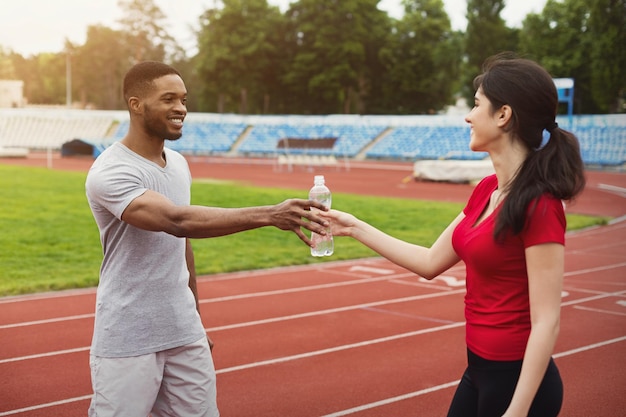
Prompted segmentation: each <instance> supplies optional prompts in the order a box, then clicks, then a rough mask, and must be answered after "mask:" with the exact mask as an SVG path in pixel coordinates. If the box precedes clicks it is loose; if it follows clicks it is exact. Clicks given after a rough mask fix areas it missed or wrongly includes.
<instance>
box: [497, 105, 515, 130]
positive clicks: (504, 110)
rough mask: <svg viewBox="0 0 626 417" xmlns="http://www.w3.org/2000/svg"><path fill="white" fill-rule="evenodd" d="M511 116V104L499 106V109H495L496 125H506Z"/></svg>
mask: <svg viewBox="0 0 626 417" xmlns="http://www.w3.org/2000/svg"><path fill="white" fill-rule="evenodd" d="M512 116H513V110H512V109H511V106H509V105H508V104H505V105H504V106H502V107H500V109H499V110H498V111H497V118H498V126H499V127H506V126H507V125H508V124H509V122H510V121H511V117H512Z"/></svg>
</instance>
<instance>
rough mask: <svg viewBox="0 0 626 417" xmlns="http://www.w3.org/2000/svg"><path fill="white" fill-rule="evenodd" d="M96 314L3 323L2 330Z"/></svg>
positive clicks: (89, 316)
mask: <svg viewBox="0 0 626 417" xmlns="http://www.w3.org/2000/svg"><path fill="white" fill-rule="evenodd" d="M94 316H95V314H93V313H91V314H81V315H77V316H65V317H56V318H53V319H46V320H35V321H24V322H22V323H13V324H3V325H0V330H2V329H11V328H13V327H26V326H35V325H38V324H50V323H58V322H62V321H70V320H82V319H90V318H93V317H94Z"/></svg>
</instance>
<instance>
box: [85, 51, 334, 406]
mask: <svg viewBox="0 0 626 417" xmlns="http://www.w3.org/2000/svg"><path fill="white" fill-rule="evenodd" d="M186 98H187V90H186V88H185V84H184V82H183V80H182V78H181V76H180V74H179V73H178V72H177V71H176V70H175V69H174V68H172V67H170V66H168V65H165V64H163V63H160V62H152V61H150V62H142V63H139V64H137V65H135V66H134V67H133V68H131V69H130V71H129V72H128V73H127V74H126V76H125V78H124V99H125V101H126V104H127V106H128V110H129V113H130V128H129V131H128V133H127V134H126V136H125V137H124V138H123V139H122V140H121V141H120V142H117V143H114V144H113V145H112V146H111V147H109V148H108V149H107V150H105V151H104V152H103V153H102V154H101V155H100V156H99V157H98V159H97V160H96V161H95V162H94V164H93V166H92V168H91V170H90V171H89V174H88V176H87V181H86V193H87V199H88V201H89V205H90V207H91V210H92V212H93V215H94V218H95V220H96V223H97V224H98V228H99V230H100V240H101V243H102V248H103V254H104V257H103V261H102V266H101V269H100V284H99V286H98V292H97V300H96V319H95V325H94V335H93V341H92V347H91V355H90V366H91V378H92V385H93V391H94V394H93V397H92V401H91V406H90V409H89V415H90V416H98V417H101V416H124V417H126V416H133V417H134V416H137V417H139V416H148V414H151V415H152V417H159V416H203V417H205V416H207V417H208V416H211V417H214V416H218V415H219V412H218V409H217V404H216V387H215V368H214V365H213V360H212V357H211V352H210V349H211V347H212V342H211V341H210V339H208V338H207V335H206V333H205V331H204V327H203V325H202V322H201V319H200V315H199V311H198V295H197V292H196V282H195V268H194V261H193V252H192V248H191V244H190V241H189V238H210V237H217V236H223V235H228V234H232V233H237V232H242V231H246V230H250V229H255V228H259V227H264V226H275V227H277V228H279V229H281V230H290V231H292V232H294V233H295V234H296V235H298V237H300V239H301V240H302V241H303V242H305V243H306V244H307V245H309V246H310V245H311V242H310V240H309V238H308V237H307V236H306V235H305V234H304V233H303V231H302V230H301V227H304V228H306V229H308V230H310V231H313V232H316V233H324V226H326V225H327V222H325V221H324V220H321V218H320V217H318V216H317V215H315V214H314V213H313V211H311V210H310V208H311V207H315V208H318V209H322V210H323V209H324V207H323V206H322V205H320V204H318V203H315V202H313V201H307V200H299V199H291V200H286V201H284V202H282V203H280V204H277V205H274V206H262V207H245V208H218V207H203V206H191V205H190V186H191V174H190V171H189V167H188V165H187V162H186V160H185V159H184V158H183V157H182V155H180V154H179V153H176V152H174V151H172V150H170V149H168V148H165V147H164V143H165V140H176V139H179V138H180V137H181V136H182V129H183V121H184V119H185V116H186V114H187V109H186V106H185V103H186ZM303 218H304V219H303ZM210 344H211V346H210Z"/></svg>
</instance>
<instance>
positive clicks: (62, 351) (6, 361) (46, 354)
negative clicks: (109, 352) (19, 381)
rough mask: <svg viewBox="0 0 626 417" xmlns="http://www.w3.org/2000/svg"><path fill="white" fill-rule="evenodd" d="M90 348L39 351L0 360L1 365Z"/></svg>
mask: <svg viewBox="0 0 626 417" xmlns="http://www.w3.org/2000/svg"><path fill="white" fill-rule="evenodd" d="M89 349H90V347H89V346H83V347H79V348H74V349H65V350H55V351H54V352H46V353H38V354H36V355H28V356H20V357H18V358H7V359H2V360H0V365H2V364H4V363H9V362H20V361H27V360H29V359H39V358H45V357H47V356H57V355H67V354H69V353H77V352H84V351H86V350H87V351H88V350H89Z"/></svg>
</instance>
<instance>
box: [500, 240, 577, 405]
mask: <svg viewBox="0 0 626 417" xmlns="http://www.w3.org/2000/svg"><path fill="white" fill-rule="evenodd" d="M564 259H565V248H564V246H563V245H561V244H558V243H546V244H541V245H535V246H531V247H529V248H527V249H526V268H527V270H528V290H529V297H530V318H531V323H532V328H531V331H530V337H529V338H528V344H527V346H526V353H525V354H524V364H523V365H522V371H521V374H520V377H519V381H518V383H517V387H516V388H515V393H514V394H513V399H512V400H511V404H510V405H509V408H508V410H507V411H506V413H505V414H504V416H506V417H514V416H527V415H528V411H529V410H530V406H531V404H532V402H533V399H534V398H535V395H536V394H537V390H538V389H539V385H540V384H541V381H542V380H543V377H544V375H545V372H546V369H547V367H548V362H549V361H550V357H551V356H552V352H553V350H554V345H555V344H556V339H557V337H558V334H559V324H560V313H561V290H562V287H563V273H564Z"/></svg>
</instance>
